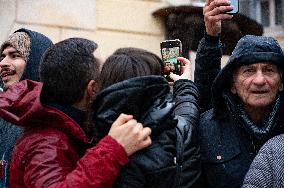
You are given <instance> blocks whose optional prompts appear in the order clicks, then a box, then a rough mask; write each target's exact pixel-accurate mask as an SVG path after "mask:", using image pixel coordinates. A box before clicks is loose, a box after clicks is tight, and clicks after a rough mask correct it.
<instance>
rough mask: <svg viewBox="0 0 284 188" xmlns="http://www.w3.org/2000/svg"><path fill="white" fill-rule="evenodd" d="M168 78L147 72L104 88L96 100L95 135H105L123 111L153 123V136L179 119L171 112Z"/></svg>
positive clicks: (142, 120) (93, 116) (94, 113)
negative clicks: (173, 116)
mask: <svg viewBox="0 0 284 188" xmlns="http://www.w3.org/2000/svg"><path fill="white" fill-rule="evenodd" d="M172 98H173V97H172V94H171V92H170V87H169V85H168V82H167V80H166V79H165V78H164V77H162V76H144V77H137V78H131V79H129V80H125V81H122V82H119V83H116V84H114V85H111V86H110V87H108V88H106V89H104V90H103V91H101V92H100V93H99V94H98V95H97V97H96V99H95V100H94V102H93V104H92V111H93V113H92V119H93V122H94V125H95V126H94V132H93V133H94V135H95V137H96V138H98V139H100V138H102V137H103V136H105V135H106V134H107V133H108V131H109V129H110V127H111V125H112V123H113V122H114V121H115V120H116V119H117V117H118V116H119V115H120V114H121V113H124V114H131V115H133V116H134V118H135V119H136V120H137V121H138V122H140V123H142V124H143V126H144V127H150V128H151V130H152V136H155V135H158V134H159V133H161V132H162V131H163V130H165V129H169V128H172V126H173V125H175V123H172V122H169V121H172V120H171V119H172V118H168V117H169V116H171V112H172V107H173V100H172Z"/></svg>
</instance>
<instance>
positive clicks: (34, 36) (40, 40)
mask: <svg viewBox="0 0 284 188" xmlns="http://www.w3.org/2000/svg"><path fill="white" fill-rule="evenodd" d="M16 32H25V33H27V34H28V35H29V37H30V39H31V50H30V53H29V56H28V60H27V65H26V68H25V71H24V73H23V75H22V77H21V80H25V79H29V80H35V81H39V65H40V62H41V57H42V56H43V54H44V52H45V51H46V50H47V49H48V48H49V47H51V46H52V45H53V43H52V41H51V40H50V39H49V38H48V37H46V36H44V35H43V34H41V33H38V32H35V31H31V30H28V29H24V28H22V29H19V30H17V31H15V33H16Z"/></svg>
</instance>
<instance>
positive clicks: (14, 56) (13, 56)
mask: <svg viewBox="0 0 284 188" xmlns="http://www.w3.org/2000/svg"><path fill="white" fill-rule="evenodd" d="M19 57H22V56H21V55H20V54H13V55H12V58H19Z"/></svg>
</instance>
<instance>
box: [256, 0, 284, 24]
mask: <svg viewBox="0 0 284 188" xmlns="http://www.w3.org/2000/svg"><path fill="white" fill-rule="evenodd" d="M282 1H283V0H259V1H256V12H257V14H256V20H257V21H258V22H260V23H261V24H262V25H263V26H264V27H275V26H278V25H282V24H283V10H282V9H283V2H284V1H283V2H282Z"/></svg>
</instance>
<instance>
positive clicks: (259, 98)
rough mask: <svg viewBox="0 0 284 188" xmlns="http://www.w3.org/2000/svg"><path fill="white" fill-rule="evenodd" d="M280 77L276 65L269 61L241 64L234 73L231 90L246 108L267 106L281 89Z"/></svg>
mask: <svg viewBox="0 0 284 188" xmlns="http://www.w3.org/2000/svg"><path fill="white" fill-rule="evenodd" d="M281 77H282V76H281V73H280V71H279V69H278V68H277V66H276V65H274V64H271V63H269V62H259V63H255V64H251V65H243V66H241V67H240V68H239V69H237V70H236V72H235V73H234V78H233V86H232V88H231V92H232V93H233V94H237V95H238V96H239V97H240V99H241V100H242V102H243V103H244V105H245V106H246V107H247V108H250V109H255V108H263V107H267V106H269V105H270V104H272V102H273V101H274V100H275V98H276V96H277V94H278V92H279V91H282V90H283V84H282V81H281Z"/></svg>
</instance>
